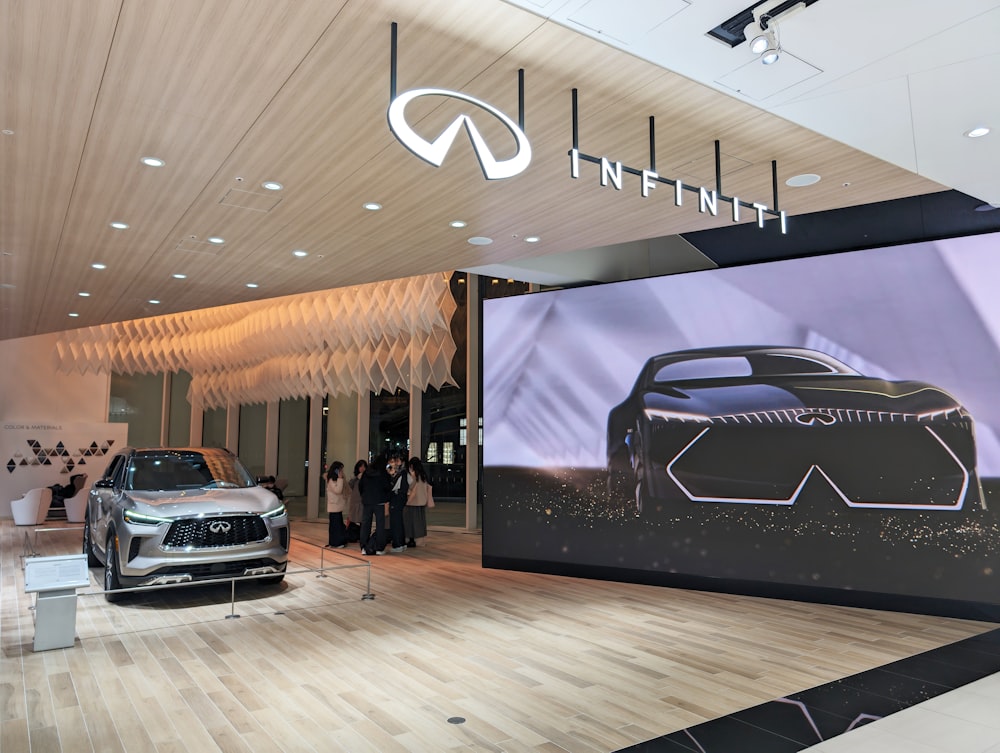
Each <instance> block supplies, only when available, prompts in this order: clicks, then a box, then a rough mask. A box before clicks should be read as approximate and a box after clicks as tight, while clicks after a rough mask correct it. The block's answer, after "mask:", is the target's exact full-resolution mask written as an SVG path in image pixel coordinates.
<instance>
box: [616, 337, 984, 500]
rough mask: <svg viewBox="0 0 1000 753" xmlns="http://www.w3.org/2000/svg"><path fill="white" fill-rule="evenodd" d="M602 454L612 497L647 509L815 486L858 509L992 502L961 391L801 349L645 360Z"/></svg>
mask: <svg viewBox="0 0 1000 753" xmlns="http://www.w3.org/2000/svg"><path fill="white" fill-rule="evenodd" d="M607 450H608V485H609V491H610V493H611V495H612V498H614V499H618V500H622V499H625V500H627V501H626V502H625V504H626V505H628V506H629V507H631V505H632V503H633V502H634V505H635V510H636V511H637V512H639V513H642V514H646V513H649V512H650V511H660V512H662V511H664V510H668V511H669V510H677V509H678V507H677V506H678V505H683V504H686V503H731V504H752V505H793V504H795V502H796V500H797V499H799V497H800V495H801V494H802V493H803V490H804V489H806V488H807V487H808V486H809V485H811V484H816V483H825V484H826V485H827V486H828V488H829V489H831V490H832V492H833V495H834V498H835V499H836V500H838V501H839V502H840V503H842V504H844V505H846V506H847V507H849V508H856V509H879V510H924V511H935V510H940V511H947V510H951V511H954V510H961V509H963V507H966V506H968V507H970V508H971V507H973V506H978V507H984V506H985V503H984V501H983V499H984V498H983V493H982V488H981V485H980V483H979V478H978V475H977V473H976V441H975V427H974V423H973V419H972V416H971V415H970V414H969V412H968V411H967V410H966V409H965V407H963V406H962V405H961V404H960V403H959V402H958V401H957V400H956V399H955V398H954V397H953V396H951V395H950V394H948V392H946V391H945V390H943V389H941V388H940V387H935V386H934V385H931V384H927V383H925V382H919V381H894V380H887V379H880V378H875V377H869V376H864V375H862V374H859V373H858V372H857V371H855V370H854V369H851V368H850V367H848V366H847V365H845V364H843V363H841V362H840V361H838V360H837V359H835V358H832V357H830V356H829V355H827V354H825V353H821V352H818V351H815V350H810V349H806V348H796V347H768V346H750V347H712V348H699V349H692V350H683V351H675V352H672V353H664V354H662V355H657V356H654V357H652V358H650V359H649V360H648V361H646V363H645V365H644V366H643V367H642V370H641V371H640V373H639V376H638V378H637V380H636V382H635V386H634V387H633V388H632V391H631V393H630V394H629V395H628V397H626V398H625V400H624V401H622V402H621V403H620V404H619V405H617V406H615V407H614V408H612V410H611V411H610V413H609V415H608V434H607Z"/></svg>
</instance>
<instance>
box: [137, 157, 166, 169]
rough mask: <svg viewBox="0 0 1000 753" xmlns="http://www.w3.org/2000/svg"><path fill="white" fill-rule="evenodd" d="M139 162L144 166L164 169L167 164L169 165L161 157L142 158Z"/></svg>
mask: <svg viewBox="0 0 1000 753" xmlns="http://www.w3.org/2000/svg"><path fill="white" fill-rule="evenodd" d="M139 161H140V162H141V163H142V164H144V165H147V166H148V167H163V166H164V165H165V164H167V163H166V162H164V161H163V160H161V159H160V158H159V157H142V158H140V160H139Z"/></svg>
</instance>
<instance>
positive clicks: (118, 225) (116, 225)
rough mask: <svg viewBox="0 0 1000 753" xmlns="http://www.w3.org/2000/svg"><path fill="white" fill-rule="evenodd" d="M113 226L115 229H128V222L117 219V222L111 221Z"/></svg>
mask: <svg viewBox="0 0 1000 753" xmlns="http://www.w3.org/2000/svg"><path fill="white" fill-rule="evenodd" d="M111 227H113V228H114V229H115V230H127V229H128V223H127V222H118V221H117V220H116V221H115V222H112V223H111Z"/></svg>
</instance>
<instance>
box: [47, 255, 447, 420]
mask: <svg viewBox="0 0 1000 753" xmlns="http://www.w3.org/2000/svg"><path fill="white" fill-rule="evenodd" d="M448 277H449V276H448V275H441V274H431V275H424V276H421V277H408V278H406V279H402V280H389V281H386V282H377V283H372V284H370V285H357V286H354V287H350V288H337V289H335V290H324V291H320V292H318V293H306V294H302V295H295V296H288V297H285V298H272V299H269V300H265V301H254V302H251V303H239V304H233V305H230V306H219V307H217V308H211V309H200V310H198V311H186V312H182V313H179V314H169V315H165V316H154V317H149V318H147V319H133V320H131V321H127V322H115V323H112V324H103V325H99V326H96V327H86V328H83V329H77V330H70V331H67V332H64V333H63V334H62V335H61V337H60V340H59V342H58V344H57V352H56V359H57V368H58V369H59V370H60V371H62V372H64V373H71V372H74V371H76V372H79V373H82V374H85V373H87V372H88V371H90V372H100V373H107V372H117V373H123V374H137V373H138V374H155V373H158V372H177V371H180V370H183V371H187V372H188V373H190V374H191V377H192V378H191V387H190V390H189V391H188V399H189V400H190V401H191V403H192V404H193V405H196V404H200V405H202V406H203V407H204V408H209V409H210V408H221V407H224V406H226V405H228V404H249V403H262V402H269V401H274V400H281V399H283V398H297V397H310V396H320V395H326V394H329V395H344V394H351V393H358V392H361V391H362V390H371V391H373V392H378V391H379V390H389V391H393V390H395V389H397V388H400V389H404V390H412V389H420V390H423V389H427V388H428V387H434V388H441V387H443V386H444V385H446V384H454V383H455V382H454V379H453V378H452V375H451V361H452V358H453V357H454V355H455V349H456V347H455V341H454V339H453V338H452V336H451V318H452V315H453V314H454V313H455V309H456V308H457V306H456V304H455V299H454V298H453V297H452V295H451V289H450V287H449V284H448Z"/></svg>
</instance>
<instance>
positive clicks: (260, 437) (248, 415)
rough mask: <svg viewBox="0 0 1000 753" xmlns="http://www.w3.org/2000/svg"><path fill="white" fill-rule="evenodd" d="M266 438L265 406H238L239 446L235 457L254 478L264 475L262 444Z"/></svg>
mask: <svg viewBox="0 0 1000 753" xmlns="http://www.w3.org/2000/svg"><path fill="white" fill-rule="evenodd" d="M266 437H267V406H266V405H264V404H263V403H254V404H253V405H241V406H240V446H239V450H238V451H237V453H236V454H237V455H239V456H240V460H242V461H243V465H245V466H246V467H247V469H248V470H249V471H250V473H251V474H252V475H253V476H254V477H257V476H263V475H265V474H264V444H265V440H266Z"/></svg>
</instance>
